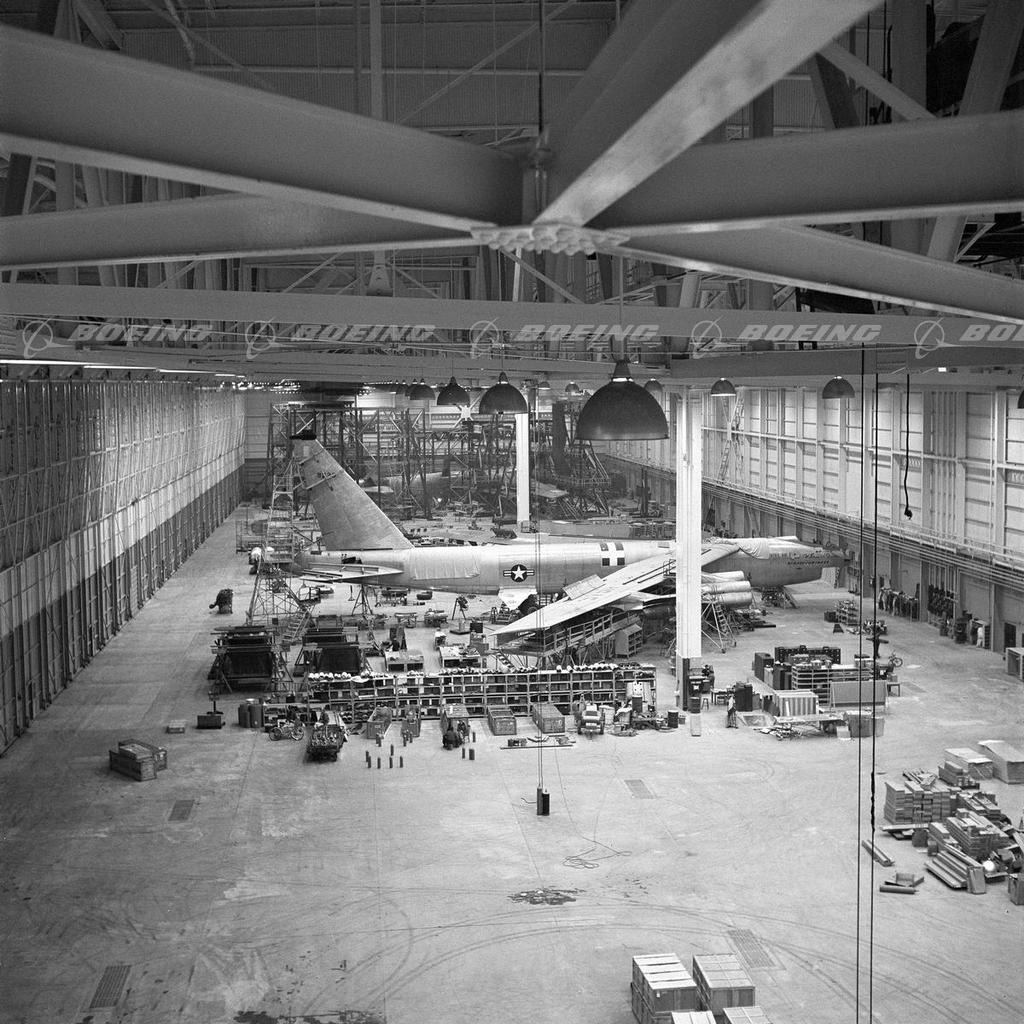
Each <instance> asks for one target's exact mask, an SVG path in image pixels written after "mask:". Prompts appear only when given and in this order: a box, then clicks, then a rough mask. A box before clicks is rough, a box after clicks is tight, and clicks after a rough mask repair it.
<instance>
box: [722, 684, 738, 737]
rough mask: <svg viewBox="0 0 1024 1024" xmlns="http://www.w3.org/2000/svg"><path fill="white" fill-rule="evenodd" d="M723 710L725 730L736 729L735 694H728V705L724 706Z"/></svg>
mask: <svg viewBox="0 0 1024 1024" xmlns="http://www.w3.org/2000/svg"><path fill="white" fill-rule="evenodd" d="M725 710H726V715H725V727H726V729H738V728H739V726H738V725H737V724H736V694H734V693H730V694H729V703H728V704H727V705H726V707H725Z"/></svg>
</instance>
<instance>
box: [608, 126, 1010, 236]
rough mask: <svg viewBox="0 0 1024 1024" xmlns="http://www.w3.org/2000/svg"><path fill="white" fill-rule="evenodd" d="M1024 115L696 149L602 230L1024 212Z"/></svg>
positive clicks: (613, 210) (613, 213) (631, 198)
mask: <svg viewBox="0 0 1024 1024" xmlns="http://www.w3.org/2000/svg"><path fill="white" fill-rule="evenodd" d="M1021 153H1024V111H1018V110H1013V111H1005V112H1003V113H999V114H988V115H985V116H980V117H947V118H933V119H931V120H928V121H923V120H922V121H913V122H903V123H899V124H891V125H877V126H873V127H870V128H848V129H844V130H836V131H828V132H819V133H815V134H807V135H788V136H780V137H776V138H772V139H754V140H750V141H747V142H727V143H721V144H718V145H705V146H694V147H693V148H692V149H689V150H687V151H686V152H685V153H683V154H681V155H680V156H678V157H676V158H675V160H673V161H672V162H671V163H669V164H668V165H667V166H665V167H663V168H662V169H661V170H660V171H658V172H656V173H655V174H654V175H652V176H651V177H650V178H648V179H647V181H645V182H644V183H643V184H641V185H639V186H637V187H636V188H635V189H633V191H632V192H630V193H628V194H627V195H626V196H624V197H623V198H622V199H620V200H619V201H618V202H617V203H615V204H614V205H613V206H612V207H610V208H609V209H608V210H606V211H605V212H604V213H603V214H601V216H600V217H598V218H597V219H596V221H595V224H596V225H597V226H598V227H600V228H602V229H605V230H617V231H624V232H626V233H633V232H636V231H638V230H641V229H642V230H643V231H644V232H646V233H650V230H651V228H652V227H654V226H658V227H659V228H665V229H666V230H673V231H714V230H718V229H720V228H729V227H759V226H763V225H769V224H781V223H786V222H791V223H803V224H841V223H847V222H851V221H862V220H898V219H902V218H910V217H922V216H934V215H936V214H938V213H944V212H947V211H949V210H952V209H954V208H956V209H957V210H962V211H969V212H971V213H972V214H974V215H981V214H989V213H992V212H996V211H1001V210H1010V209H1015V208H1018V207H1021V206H1024V174H1022V173H1021Z"/></svg>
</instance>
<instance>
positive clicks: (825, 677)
mask: <svg viewBox="0 0 1024 1024" xmlns="http://www.w3.org/2000/svg"><path fill="white" fill-rule="evenodd" d="M790 678H791V681H792V684H793V685H792V689H794V690H813V691H814V693H815V694H816V695H817V698H818V703H819V704H821V705H823V706H827V705H829V704H830V703H831V701H832V698H831V691H830V689H829V686H830V684H831V683H866V684H867V686H868V693H869V694H870V693H871V678H872V666H871V665H864V664H863V663H862V664H859V665H829V666H824V665H822V664H821V663H820V662H818V663H815V662H809V663H805V664H796V665H793V666H792V668H791V675H790Z"/></svg>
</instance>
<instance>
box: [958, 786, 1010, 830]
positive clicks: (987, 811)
mask: <svg viewBox="0 0 1024 1024" xmlns="http://www.w3.org/2000/svg"><path fill="white" fill-rule="evenodd" d="M957 808H958V809H961V808H962V809H964V810H968V811H974V813H975V814H980V815H981V816H982V817H983V818H988V820H989V821H991V822H994V823H995V824H996V825H1003V824H1005V823H1006V822H1008V821H1009V820H1010V819H1009V818H1007V816H1006V815H1005V814H1004V813H1003V812H1002V811H1001V810H1000V809H999V804H997V803H996V798H995V797H994V796H993V795H992V794H991V793H981V792H979V793H961V794H960V797H959V799H958V801H957Z"/></svg>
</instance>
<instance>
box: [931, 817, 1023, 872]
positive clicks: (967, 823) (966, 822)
mask: <svg viewBox="0 0 1024 1024" xmlns="http://www.w3.org/2000/svg"><path fill="white" fill-rule="evenodd" d="M946 828H948V829H949V832H950V835H952V837H953V839H954V840H955V841H956V844H957V846H959V847H960V849H961V850H963V851H964V853H966V854H967V855H968V856H969V857H973V858H974V859H975V860H985V859H986V858H987V857H988V856H989V855H990V854H991V853H992V851H993V850H998V849H1000V848H1001V847H1003V846H1009V845H1010V843H1011V840H1010V838H1009V836H1007V835H1006V833H1005V832H1003V830H1002V829H999V828H996V827H995V825H993V824H992V822H991V821H989V820H988V818H983V817H982V816H981V815H980V814H975V813H974V811H968V810H963V809H961V810H959V811H957V812H956V814H955V815H953V817H951V818H947V819H946Z"/></svg>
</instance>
